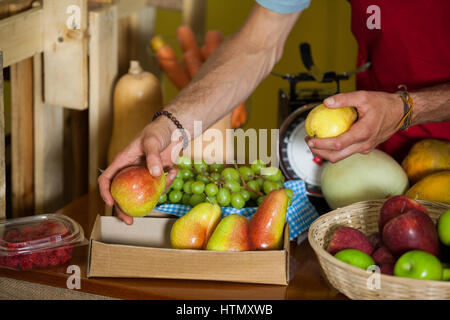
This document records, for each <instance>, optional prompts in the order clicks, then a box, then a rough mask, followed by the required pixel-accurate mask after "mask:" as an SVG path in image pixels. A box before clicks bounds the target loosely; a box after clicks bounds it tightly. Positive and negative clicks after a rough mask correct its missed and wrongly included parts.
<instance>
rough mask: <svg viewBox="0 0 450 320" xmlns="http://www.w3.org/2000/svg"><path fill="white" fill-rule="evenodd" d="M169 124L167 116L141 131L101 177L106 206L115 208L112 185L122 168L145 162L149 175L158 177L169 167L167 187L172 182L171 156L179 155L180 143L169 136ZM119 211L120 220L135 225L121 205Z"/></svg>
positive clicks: (173, 177)
mask: <svg viewBox="0 0 450 320" xmlns="http://www.w3.org/2000/svg"><path fill="white" fill-rule="evenodd" d="M168 130H169V126H168V125H167V124H164V119H161V120H159V119H158V120H157V121H155V122H152V123H150V124H149V125H148V126H147V127H145V129H144V130H143V131H142V133H141V134H140V135H139V136H138V137H137V138H136V139H135V140H133V141H132V142H131V143H130V144H129V145H128V146H127V147H126V148H125V149H124V150H123V151H122V152H121V153H119V154H118V155H117V156H116V157H115V158H114V160H113V162H112V163H111V164H110V165H109V167H108V168H107V169H106V170H105V171H104V172H103V173H102V174H101V175H100V177H99V178H98V184H99V187H100V195H101V196H102V198H103V201H105V203H106V205H108V206H110V207H112V206H113V205H114V199H113V198H112V196H111V192H110V187H111V181H112V179H113V178H114V176H115V175H116V174H117V173H118V172H119V171H120V170H121V169H123V168H125V167H129V166H132V165H146V166H147V168H149V171H150V174H151V175H153V176H154V177H159V176H160V175H161V174H164V169H166V170H168V174H167V176H166V180H167V185H166V190H167V188H168V187H169V186H170V185H171V184H172V182H173V180H174V179H175V176H176V175H177V171H176V169H174V168H173V167H172V166H173V164H174V161H175V160H176V159H172V157H174V156H175V155H178V154H179V151H180V150H181V147H182V145H181V143H179V142H178V141H176V142H171V141H170V140H168V139H167V137H170V134H168V133H167V132H168ZM115 207H116V213H117V216H118V218H119V219H121V220H123V221H124V222H125V223H126V224H132V223H133V218H132V217H130V216H128V215H126V214H125V213H123V212H122V211H121V210H120V208H118V206H115Z"/></svg>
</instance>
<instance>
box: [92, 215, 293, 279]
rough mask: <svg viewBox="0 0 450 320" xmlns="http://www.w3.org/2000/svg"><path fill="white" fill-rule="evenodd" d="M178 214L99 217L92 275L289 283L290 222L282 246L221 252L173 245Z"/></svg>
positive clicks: (93, 246)
mask: <svg viewBox="0 0 450 320" xmlns="http://www.w3.org/2000/svg"><path fill="white" fill-rule="evenodd" d="M175 220H176V218H168V217H144V218H134V223H133V224H132V225H131V226H129V225H126V224H125V223H123V222H122V221H120V220H119V219H117V218H116V217H108V216H97V219H96V221H95V224H94V227H93V230H92V234H91V238H90V243H89V257H88V270H87V276H88V277H121V278H165V279H191V280H192V279H193V280H216V281H232V282H247V283H266V284H281V285H287V283H288V280H289V279H288V275H289V269H288V268H289V225H288V224H286V226H285V230H284V247H283V249H282V250H268V251H244V252H219V251H206V250H179V249H171V245H170V230H171V228H172V225H173V223H174V222H175Z"/></svg>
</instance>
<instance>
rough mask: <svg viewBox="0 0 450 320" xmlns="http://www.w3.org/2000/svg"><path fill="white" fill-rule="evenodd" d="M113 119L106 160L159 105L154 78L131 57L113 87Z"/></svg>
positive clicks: (160, 93)
mask: <svg viewBox="0 0 450 320" xmlns="http://www.w3.org/2000/svg"><path fill="white" fill-rule="evenodd" d="M113 99H114V119H113V130H112V138H111V143H110V145H109V150H108V163H111V162H112V160H113V159H114V157H115V156H116V155H117V154H118V153H119V152H120V151H122V150H123V149H124V148H125V147H126V146H127V145H128V144H129V143H130V142H131V141H132V140H133V139H134V138H135V137H136V136H137V135H138V134H139V133H140V132H141V131H142V129H144V127H145V126H146V125H147V124H149V123H150V122H151V121H152V118H153V115H154V114H155V112H156V111H158V110H160V109H162V106H163V99H162V90H161V85H160V83H159V80H158V78H157V77H156V76H155V75H153V74H152V73H150V72H146V71H143V70H142V68H141V66H140V64H139V62H138V61H131V63H130V68H129V70H128V73H127V74H125V75H123V76H122V77H121V78H120V79H119V81H118V82H117V84H116V86H115V88H114V97H113Z"/></svg>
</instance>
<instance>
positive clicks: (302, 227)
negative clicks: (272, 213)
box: [155, 180, 319, 241]
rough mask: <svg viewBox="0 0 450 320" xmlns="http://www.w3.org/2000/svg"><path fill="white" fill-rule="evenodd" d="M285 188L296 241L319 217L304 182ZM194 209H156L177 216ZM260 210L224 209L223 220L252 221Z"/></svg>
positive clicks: (166, 206) (175, 206)
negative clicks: (289, 195) (289, 192)
mask: <svg viewBox="0 0 450 320" xmlns="http://www.w3.org/2000/svg"><path fill="white" fill-rule="evenodd" d="M284 187H285V188H289V189H292V191H293V192H294V196H293V197H292V204H291V206H290V207H289V208H288V209H287V214H286V218H287V220H288V222H289V230H290V235H289V236H290V240H291V241H292V240H294V239H295V238H297V236H298V235H299V234H301V233H303V232H305V231H306V230H307V229H308V228H309V226H310V224H311V223H312V222H313V221H314V220H315V219H316V218H318V217H319V214H318V213H317V211H316V209H315V208H314V206H313V205H312V204H311V202H309V199H308V197H307V196H306V188H305V183H304V182H303V181H302V180H289V181H286V182H285V183H284ZM191 209H192V207H190V206H185V205H182V204H163V205H160V206H157V207H156V208H155V210H156V211H159V212H164V213H168V214H172V215H175V216H179V217H181V216H183V215H185V214H186V213H187V212H188V211H189V210H191ZM257 209H258V208H256V207H253V208H242V209H236V208H233V207H222V208H221V211H222V218H224V217H226V216H228V215H230V214H233V213H235V214H241V215H243V216H245V217H247V218H248V219H250V218H251V217H252V216H253V214H254V213H255V212H256V210H257Z"/></svg>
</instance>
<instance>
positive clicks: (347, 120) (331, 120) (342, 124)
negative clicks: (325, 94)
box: [305, 104, 358, 138]
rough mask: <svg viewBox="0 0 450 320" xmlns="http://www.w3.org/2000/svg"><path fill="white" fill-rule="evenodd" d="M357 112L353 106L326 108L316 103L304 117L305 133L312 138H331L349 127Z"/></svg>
mask: <svg viewBox="0 0 450 320" xmlns="http://www.w3.org/2000/svg"><path fill="white" fill-rule="evenodd" d="M357 116H358V114H357V112H356V110H355V108H353V107H342V108H335V109H332V108H328V107H326V106H325V105H324V104H321V105H318V106H317V107H315V108H314V109H312V110H311V111H310V113H309V114H308V116H307V117H306V122H305V130H306V134H307V135H308V136H310V137H314V138H332V137H337V136H338V135H340V134H342V133H344V132H345V131H347V130H348V129H350V127H351V125H352V124H353V122H355V120H356V118H357Z"/></svg>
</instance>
